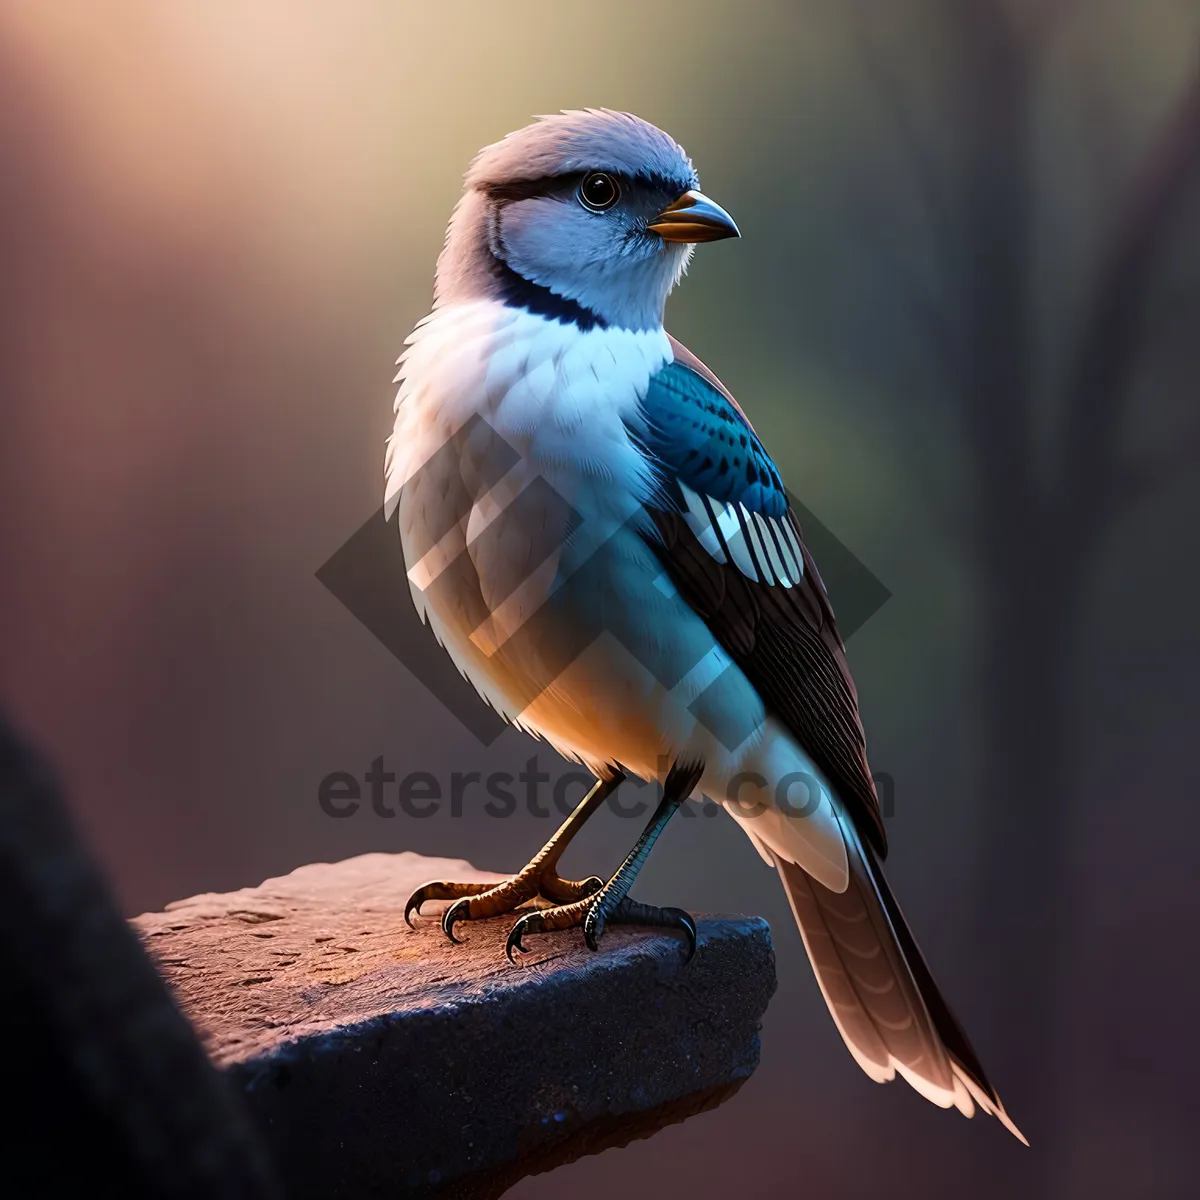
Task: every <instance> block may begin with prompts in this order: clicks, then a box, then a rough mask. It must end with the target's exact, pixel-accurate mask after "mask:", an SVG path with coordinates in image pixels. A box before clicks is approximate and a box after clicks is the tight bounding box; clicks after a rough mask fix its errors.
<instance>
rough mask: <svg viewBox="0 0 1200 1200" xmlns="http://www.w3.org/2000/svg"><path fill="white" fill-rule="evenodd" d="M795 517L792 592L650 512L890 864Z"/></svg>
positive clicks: (817, 581)
mask: <svg viewBox="0 0 1200 1200" xmlns="http://www.w3.org/2000/svg"><path fill="white" fill-rule="evenodd" d="M671 344H672V347H673V349H674V351H675V361H676V362H678V363H680V364H681V365H683V366H686V367H688V368H689V369H690V370H692V371H695V372H696V374H698V375H701V376H702V377H703V378H704V379H705V380H706V381H707V382H708V383H709V384H711V385H712V386H713V387H715V388H717V389H718V390H719V391H720V393H721V394H722V395H723V396H724V397H725V399H726V400H728V401H729V403H730V404H732V405H733V406H734V408H736V409H737V411H738V412H739V413H741V408H740V407H738V404H737V402H736V401H735V400H734V398H733V396H731V395H730V393H729V390H728V389H727V388H726V387H725V386H724V384H722V383H721V381H720V380H719V379H718V378H717V377H716V376H715V375H714V374H713V373H712V372H711V371H710V370H709V369H708V368H707V367H706V366H705V365H704V364H703V363H702V362H701V361H700V360H699V359H698V358H697V357H696V356H695V355H694V354H692V353H691V352H690V351H689V350H687V349H686V348H685V347H684V346H682V345H681V344H680V343H679V342H677V341H676V340H675V339H674V338H672V339H671ZM743 416H744V414H743ZM747 424H749V422H747ZM789 515H790V517H791V521H792V524H793V528H794V529H795V531H796V534H797V537H798V538H799V540H800V548H801V553H802V554H803V558H804V575H803V578H802V579H801V580H800V582H799V584H797V585H795V586H793V587H790V588H784V587H779V586H771V585H768V584H764V583H759V582H758V581H756V580H752V579H749V578H747V577H746V576H745V575H743V574H742V573H741V571H739V570H738V569H737V567H736V566H734V565H732V564H730V563H719V562H717V561H716V559H714V558H713V557H712V555H710V554H709V553H707V551H705V549H704V547H703V546H702V545H701V544H700V542H699V540H698V539H697V537H696V535H695V534H694V533H693V532H692V530H691V529H690V528H689V527H688V524H687V522H686V521H685V520H684V518H683V517H682V515H680V514H679V513H677V512H672V511H665V510H662V511H655V512H654V514H653V516H654V520H655V523H656V525H657V526H658V531H659V534H660V536H661V538H662V545H661V546H659V547H657V549H658V553H659V556H660V557H661V558H662V560H663V564H664V566H665V567H666V569H667V571H668V573H669V574H670V575H671V577H672V579H673V581H674V583H675V586H676V587H677V588H678V589H679V591H680V593H681V594H682V595H683V596H684V598H685V599H686V600H687V601H688V602H689V603H690V604H691V605H692V606H693V607H694V608H695V609H696V610H697V611H698V612H699V613H700V614H701V616H703V617H704V619H705V620H706V621H707V622H708V625H709V627H710V628H711V629H712V631H713V634H714V635H715V636H716V638H717V640H718V641H719V642H720V643H721V645H722V646H724V647H725V649H726V650H727V651H728V652H729V654H730V655H731V656H732V658H733V659H734V661H735V662H737V664H738V665H739V666H740V667H741V668H742V670H743V671H745V673H746V675H747V677H748V678H749V679H750V681H751V682H752V683H753V684H754V686H755V687H756V688H757V689H758V691H759V694H760V695H761V696H762V698H763V700H764V701H765V702H766V703H767V705H768V707H769V708H770V709H771V710H772V712H774V713H775V715H776V716H778V717H779V718H780V719H781V720H782V721H783V722H784V723H785V724H786V725H787V727H788V728H789V729H790V730H791V731H792V733H793V734H794V735H795V736H796V738H797V740H798V741H799V742H800V744H801V746H803V747H804V749H805V751H806V752H807V753H808V754H809V756H810V757H811V758H812V760H813V762H814V763H816V765H817V766H818V767H819V768H820V769H821V770H822V771H823V772H824V774H825V775H826V777H827V778H828V780H829V783H830V784H831V786H832V787H833V788H834V790H835V791H836V792H837V794H838V796H839V798H840V799H841V801H842V803H843V804H845V805H846V807H847V809H848V811H849V812H850V814H851V816H852V817H853V819H854V823H855V825H856V827H857V828H858V829H859V830H860V832H861V833H862V835H863V837H864V838H865V839H866V840H867V841H868V842H869V843H870V844H871V846H872V847H874V849H875V850H876V851H877V852H878V853H879V855H880V856H881V857H883V856H886V854H887V834H886V832H885V831H884V827H883V818H882V815H881V813H880V811H879V799H878V797H877V795H876V792H875V783H874V781H873V780H872V778H871V770H870V767H869V766H868V764H867V754H866V738H865V736H864V734H863V727H862V722H861V721H860V720H859V715H858V693H857V692H856V690H855V687H854V680H853V679H852V678H851V676H850V666H849V664H848V663H847V661H846V649H845V646H844V645H843V643H842V639H841V636H840V635H839V633H838V630H837V622H836V621H835V620H834V616H833V609H832V608H831V607H830V603H829V597H828V595H827V594H826V592H825V586H824V584H823V583H822V582H821V577H820V575H819V573H818V572H817V568H816V564H815V563H814V562H813V560H812V556H811V555H810V554H809V552H808V548H807V546H805V545H804V540H803V537H802V535H801V530H800V525H799V522H798V521H796V518H795V514H794V513H793V514H789Z"/></svg>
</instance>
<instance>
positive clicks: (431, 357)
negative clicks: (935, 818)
mask: <svg viewBox="0 0 1200 1200" xmlns="http://www.w3.org/2000/svg"><path fill="white" fill-rule="evenodd" d="M739 236H740V231H739V229H738V226H737V224H736V223H735V221H734V219H733V217H731V216H730V214H729V213H728V212H726V211H725V209H724V208H722V207H721V206H720V205H719V204H718V203H717V202H716V201H714V200H712V199H710V198H709V197H707V196H706V195H705V194H704V193H703V192H702V191H701V190H700V183H699V178H698V175H697V172H696V170H695V167H694V166H693V164H692V161H691V159H690V158H689V157H688V155H687V154H686V153H685V152H684V150H683V149H682V148H681V147H680V145H679V144H678V143H677V142H676V141H675V140H674V139H673V138H672V137H671V136H670V135H668V134H667V133H665V132H664V131H663V130H661V129H659V128H657V127H656V126H655V125H652V124H650V123H649V122H647V121H644V120H642V119H641V118H639V117H637V116H634V115H633V114H631V113H626V112H619V111H615V110H610V109H600V108H597V109H579V110H564V111H562V112H560V113H555V114H551V115H547V116H543V117H539V118H536V119H535V120H533V121H532V123H530V124H528V125H526V126H525V127H523V128H521V129H518V130H516V131H515V132H512V133H509V134H508V135H507V136H505V137H503V138H502V139H500V140H499V141H497V142H495V143H493V144H491V145H488V146H486V147H485V148H484V149H483V150H481V151H480V152H479V153H478V155H477V156H476V157H475V158H474V160H473V161H472V163H471V165H470V167H469V169H468V170H467V172H466V175H465V177H464V187H463V192H462V196H461V198H460V200H459V201H458V204H457V205H456V207H455V209H454V211H453V214H452V216H451V219H450V222H449V226H448V228H447V231H446V238H445V242H444V246H443V249H442V251H441V253H440V255H439V257H438V261H437V268H436V275H435V284H434V297H433V305H432V309H431V311H430V312H429V314H428V315H427V316H426V317H425V318H423V319H422V320H421V321H419V322H418V324H417V326H416V328H415V329H414V330H413V332H412V333H411V334H410V336H409V337H408V339H407V341H406V343H405V349H404V352H403V354H402V355H401V357H400V359H399V360H398V366H399V373H398V374H397V376H396V381H395V382H396V383H397V384H398V385H399V387H398V391H397V394H396V401H395V409H394V413H395V422H394V427H393V430H392V434H391V436H390V437H389V439H388V443H387V450H386V457H385V464H384V474H385V480H386V483H385V500H384V513H385V516H386V518H387V520H388V521H389V522H390V523H395V525H396V526H397V527H398V531H399V536H400V543H401V551H402V553H403V556H404V563H405V569H406V572H407V577H408V584H409V590H410V593H411V596H412V600H413V603H414V604H415V606H416V608H417V611H418V612H419V614H420V615H421V617H422V619H423V620H424V622H425V623H426V624H427V625H428V626H429V627H430V629H431V631H432V633H433V635H434V636H435V637H436V638H437V640H438V642H439V643H440V644H441V645H442V647H443V648H444V650H445V651H446V652H447V653H448V654H449V655H450V656H451V658H452V660H453V661H454V663H455V665H456V666H457V667H458V669H459V671H460V672H461V673H462V674H463V675H464V676H465V677H466V678H467V679H468V680H469V681H470V682H471V683H472V684H473V685H474V687H475V688H476V689H477V691H478V692H479V694H480V695H481V697H482V698H483V700H484V701H486V702H487V703H488V704H490V705H492V706H493V707H494V708H495V709H496V710H497V711H498V712H499V713H500V714H501V716H503V717H504V718H505V719H506V720H507V721H508V722H510V723H511V724H513V725H514V726H516V727H518V728H519V729H522V730H524V731H525V732H527V733H529V734H532V735H533V736H535V737H537V738H540V739H543V740H544V741H545V742H547V743H549V744H550V745H551V746H552V747H553V748H554V749H556V750H557V751H558V752H559V753H560V754H561V755H563V756H564V757H565V758H567V759H569V760H572V761H574V762H577V763H580V764H583V765H584V766H585V767H587V768H588V769H589V770H590V771H591V773H592V774H593V775H594V776H595V784H594V786H593V787H592V788H591V790H590V791H589V792H588V794H587V795H586V796H585V797H584V799H583V800H582V801H581V802H580V803H579V805H578V806H577V807H576V808H575V810H574V811H573V812H572V813H571V814H570V816H569V817H568V818H567V819H566V821H565V822H564V824H563V825H562V827H561V828H560V829H559V830H558V831H557V832H556V833H555V835H554V836H553V837H552V838H551V839H550V841H549V842H548V843H547V844H546V845H545V846H544V847H543V848H542V849H541V850H540V851H539V852H538V854H536V855H535V856H534V858H533V859H532V860H531V861H530V862H529V864H528V865H527V866H526V867H525V868H523V869H522V870H521V871H519V872H518V873H517V874H516V875H514V876H511V877H509V878H507V879H505V880H504V881H503V882H501V883H499V884H494V885H488V884H482V883H473V882H456V881H454V880H432V881H430V882H429V883H427V884H425V885H423V886H422V887H421V888H418V889H417V890H416V891H415V892H414V893H413V894H412V895H411V896H410V897H409V899H408V902H407V904H406V907H405V919H406V921H408V922H409V923H410V924H412V918H413V916H414V915H415V914H419V912H420V909H421V906H422V905H423V904H424V903H426V902H427V901H433V900H447V901H451V902H452V903H451V904H450V905H449V906H448V907H447V908H446V909H445V911H444V913H443V916H442V928H443V930H444V931H445V933H446V934H447V935H448V936H449V937H450V938H451V939H452V940H458V939H457V936H456V934H455V928H456V927H459V926H461V925H462V923H463V922H468V921H473V920H480V919H484V918H488V917H495V916H499V915H502V914H509V913H512V914H517V918H516V921H515V924H514V925H513V926H512V930H511V932H510V933H509V935H508V941H507V945H506V952H507V954H508V956H509V958H510V959H512V960H513V961H514V962H516V961H518V956H519V955H521V954H523V953H525V952H526V951H527V949H528V948H527V946H526V941H525V939H526V938H528V937H530V936H532V935H535V934H543V933H553V932H555V931H558V930H565V929H573V928H580V927H581V928H582V932H583V936H584V939H585V941H586V943H587V945H588V946H589V947H591V948H592V949H596V948H597V947H598V946H599V944H600V941H601V939H602V938H603V936H604V933H605V930H606V928H607V927H608V926H609V925H612V924H617V923H621V922H627V923H633V924H640V925H648V926H663V927H665V928H671V929H675V930H677V931H680V932H681V933H682V935H683V936H685V937H686V938H687V940H688V943H689V949H690V950H694V949H695V944H696V927H695V922H694V920H693V919H692V917H691V916H690V915H689V914H688V913H686V912H684V911H683V910H681V909H678V908H668V907H663V908H659V907H656V906H653V905H648V904H644V903H641V902H638V901H636V900H635V899H633V898H632V897H631V896H630V895H629V892H630V889H631V886H632V884H633V881H634V879H635V878H636V876H637V873H638V871H639V870H640V868H641V865H642V863H643V862H644V861H645V860H646V857H647V855H648V854H649V852H650V848H651V847H652V846H653V844H654V841H655V839H656V838H657V837H658V836H659V834H660V833H661V832H662V830H663V828H664V827H665V826H666V824H667V822H668V821H669V820H670V818H671V816H672V814H673V813H674V812H675V811H676V810H677V809H678V808H679V806H680V805H681V804H683V803H684V802H686V801H688V800H692V799H694V800H709V801H711V802H714V803H716V804H718V805H721V806H722V807H723V808H724V809H725V810H726V811H727V812H728V813H729V814H730V815H731V816H732V817H733V818H734V820H735V821H736V822H737V823H738V824H739V825H740V826H741V828H742V829H743V830H744V831H745V833H746V834H747V835H748V836H749V838H750V840H751V842H752V843H753V845H754V847H755V848H756V850H757V851H758V853H759V854H760V855H761V857H762V858H763V859H764V860H765V862H766V863H767V864H768V865H769V866H770V867H772V868H773V869H774V870H775V871H776V872H777V874H778V876H779V878H780V880H781V882H782V884H783V887H784V889H785V891H786V893H787V897H788V900H789V903H790V906H791V910H792V913H793V914H794V917H795V920H796V923H797V925H798V926H799V930H800V934H801V936H802V940H803V943H804V946H805V948H806V950H807V952H808V956H809V958H810V960H811V963H812V967H813V970H814V971H815V974H816V978H817V981H818V983H819V985H820V990H821V992H822V994H823V997H824V999H825V1001H826V1003H827V1005H828V1008H829V1012H830V1014H831V1015H832V1017H833V1020H834V1023H835V1025H836V1026H837V1029H838V1031H839V1032H840V1033H841V1036H842V1038H843V1039H844V1041H845V1043H846V1046H847V1048H848V1049H849V1051H850V1054H851V1055H852V1056H853V1058H854V1060H855V1061H856V1062H857V1063H858V1065H859V1066H860V1067H861V1068H862V1070H863V1071H864V1072H865V1073H866V1074H867V1075H868V1076H869V1077H870V1078H871V1079H873V1080H875V1081H878V1082H884V1081H887V1080H891V1079H893V1078H895V1077H896V1076H897V1075H899V1076H900V1077H902V1078H903V1079H905V1080H906V1081H907V1082H908V1083H909V1084H910V1085H911V1086H912V1087H913V1088H915V1089H916V1091H917V1092H919V1093H920V1094H921V1095H922V1096H924V1097H925V1098H926V1099H928V1100H930V1101H932V1102H933V1103H934V1104H936V1105H939V1106H940V1107H942V1108H950V1107H954V1108H957V1109H958V1110H959V1111H960V1112H961V1113H963V1114H965V1115H966V1116H968V1117H969V1116H972V1115H973V1113H974V1111H975V1110H976V1109H977V1108H978V1109H981V1110H982V1111H983V1112H985V1113H989V1114H991V1115H993V1116H995V1117H997V1118H998V1119H999V1120H1000V1121H1001V1122H1002V1123H1003V1124H1004V1126H1005V1127H1006V1128H1008V1129H1009V1130H1010V1131H1011V1132H1012V1133H1013V1134H1014V1135H1015V1136H1016V1137H1018V1138H1019V1139H1020V1140H1021V1141H1023V1142H1024V1141H1025V1138H1024V1136H1023V1135H1022V1134H1021V1133H1020V1131H1019V1130H1018V1128H1017V1126H1016V1125H1015V1124H1014V1123H1013V1121H1012V1119H1011V1118H1010V1117H1009V1116H1008V1114H1007V1112H1006V1111H1005V1108H1004V1105H1003V1104H1002V1103H1001V1101H1000V1097H999V1095H998V1094H997V1092H996V1090H995V1088H994V1087H993V1086H992V1084H991V1083H990V1082H989V1079H988V1077H987V1075H986V1073H985V1071H984V1068H983V1066H982V1064H981V1062H980V1060H979V1056H978V1055H977V1054H976V1052H975V1050H974V1048H973V1047H972V1045H971V1042H970V1041H969V1039H968V1038H967V1035H966V1033H965V1032H964V1031H963V1028H962V1026H961V1025H960V1024H959V1022H958V1020H957V1018H956V1017H955V1016H954V1015H953V1013H952V1012H951V1009H950V1008H949V1006H948V1005H947V1003H946V1001H945V1000H944V999H943V997H942V994H941V992H940V991H939V989H938V987H937V985H936V984H935V983H934V980H933V977H932V975H931V973H930V971H929V968H928V967H927V965H926V963H925V959H924V958H923V957H922V954H921V951H920V950H919V948H918V947H917V944H916V941H915V940H914V938H913V936H912V934H911V932H910V931H909V928H908V925H907V923H906V921H905V919H904V916H903V914H902V913H901V911H900V908H899V906H898V904H897V903H896V901H895V899H894V897H893V895H892V892H891V890H890V888H889V886H888V883H887V880H886V878H885V876H884V873H883V869H882V862H883V860H884V858H885V857H886V855H887V849H888V846H887V835H886V831H885V829H884V824H883V820H882V817H881V813H880V807H879V802H878V798H877V795H876V790H875V784H874V782H873V779H872V775H871V771H870V768H869V766H868V762H867V756H866V744H865V735H864V731H863V725H862V721H861V719H860V716H859V709H858V695H857V691H856V688H855V684H854V681H853V678H852V676H851V673H850V669H849V665H848V661H847V656H846V650H845V647H844V644H843V641H842V638H841V636H840V634H839V632H838V626H837V622H836V620H835V618H834V613H833V609H832V607H831V603H830V599H829V596H828V593H827V591H826V588H825V585H824V583H823V582H822V579H821V576H820V574H819V573H818V569H817V565H816V563H815V562H814V561H813V558H812V555H811V554H810V553H809V550H808V548H807V546H806V545H805V541H804V537H803V534H802V530H801V527H800V524H799V522H798V520H797V518H796V515H795V512H794V511H793V507H792V505H791V503H790V501H789V498H788V494H787V491H786V490H785V487H784V484H783V481H782V478H781V476H780V473H779V470H778V468H777V467H776V465H775V462H774V461H773V460H772V458H771V456H770V455H769V453H768V452H767V450H766V448H765V446H764V445H763V442H762V441H761V439H760V438H759V436H758V435H757V434H756V433H755V430H754V428H753V426H752V425H751V423H750V421H749V419H748V418H747V416H746V414H745V412H744V411H743V409H742V407H741V406H740V405H739V404H738V402H737V401H736V400H735V399H734V397H733V395H732V394H731V393H730V391H729V390H728V389H727V388H726V387H725V386H724V384H722V383H721V382H720V380H719V379H718V378H717V376H716V375H715V374H714V373H713V372H712V371H710V370H709V369H708V368H707V367H706V366H705V365H704V363H703V362H701V360H700V359H699V358H697V357H696V356H695V355H694V354H693V353H691V352H690V351H689V350H688V349H687V348H685V347H684V346H683V345H682V344H681V343H680V342H679V341H677V340H676V339H675V338H674V337H672V336H671V335H670V334H669V333H667V332H666V330H665V329H664V326H663V319H664V309H665V305H666V301H667V298H668V296H669V295H670V293H671V292H672V290H673V289H674V288H675V286H676V285H677V284H678V283H679V282H680V280H681V278H682V277H683V275H684V274H685V272H686V270H687V267H688V264H689V261H690V259H691V257H692V254H693V252H694V250H695V247H696V246H697V245H698V244H700V243H707V242H715V241H720V240H723V239H728V238H737V237H739ZM631 775H632V776H635V777H638V778H640V779H642V780H645V781H649V782H651V783H655V784H657V785H659V786H660V787H661V797H662V798H661V800H660V802H659V804H658V806H657V808H656V809H655V811H654V814H653V816H652V817H651V819H650V821H649V822H648V824H647V826H646V828H645V830H644V831H643V832H642V834H641V836H640V837H639V838H638V839H637V841H636V843H635V844H634V846H633V847H632V848H631V850H630V852H629V854H628V856H627V857H626V859H625V860H624V861H623V862H622V863H621V865H620V866H619V867H618V869H617V870H616V872H615V873H614V874H613V875H612V876H611V877H610V878H608V879H607V880H604V879H601V878H600V877H599V876H591V877H589V878H587V879H583V880H571V879H564V878H562V877H561V876H560V875H559V873H558V861H559V858H560V856H561V854H562V852H563V850H564V849H565V848H566V846H567V845H568V844H569V843H570V841H571V839H572V838H573V837H574V836H575V835H576V833H577V832H578V831H579V829H580V828H582V826H583V825H584V823H585V822H586V821H587V820H588V819H589V818H590V817H591V815H592V814H593V813H595V812H596V811H597V809H598V808H599V807H600V805H601V804H602V803H603V802H604V801H605V799H606V798H607V797H608V796H610V795H611V794H612V792H613V790H614V789H615V788H616V787H617V786H618V785H619V784H620V782H621V781H622V780H623V779H625V778H626V777H628V776H631ZM529 902H536V904H535V905H534V906H532V907H531V906H530V904H529ZM518 910H520V912H518ZM1026 1144H1028V1143H1026Z"/></svg>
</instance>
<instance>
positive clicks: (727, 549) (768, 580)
mask: <svg viewBox="0 0 1200 1200" xmlns="http://www.w3.org/2000/svg"><path fill="white" fill-rule="evenodd" d="M679 490H680V491H681V492H682V493H683V499H684V503H685V504H686V506H687V507H686V511H685V512H684V514H683V519H684V520H685V521H686V522H687V525H688V528H689V529H690V530H691V531H692V532H693V533H694V534H695V535H696V538H697V540H698V541H699V542H700V545H701V546H703V547H704V549H705V551H706V552H707V553H708V554H709V555H710V556H711V557H712V558H713V559H714V560H715V561H716V562H719V563H728V562H732V563H733V565H734V566H735V567H737V569H738V570H739V571H741V573H742V574H743V575H745V576H746V578H747V579H753V580H754V581H755V582H757V583H765V584H766V585H767V586H768V587H775V586H779V587H785V588H790V587H794V586H795V585H796V584H798V583H799V582H800V580H801V579H802V578H803V577H804V556H803V554H801V552H800V537H799V533H798V531H797V529H796V524H795V521H794V520H793V518H792V516H791V514H790V513H788V514H787V515H786V516H783V517H767V516H763V515H762V513H757V512H751V511H750V510H749V509H748V508H746V506H745V505H744V504H738V505H733V504H724V503H722V502H721V501H720V500H714V499H713V497H712V496H705V495H702V494H701V493H699V492H696V491H693V489H692V488H690V487H688V486H687V485H686V484H683V483H681V484H680V485H679Z"/></svg>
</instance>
